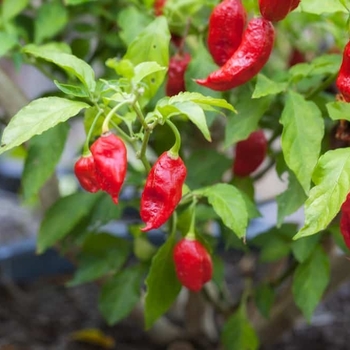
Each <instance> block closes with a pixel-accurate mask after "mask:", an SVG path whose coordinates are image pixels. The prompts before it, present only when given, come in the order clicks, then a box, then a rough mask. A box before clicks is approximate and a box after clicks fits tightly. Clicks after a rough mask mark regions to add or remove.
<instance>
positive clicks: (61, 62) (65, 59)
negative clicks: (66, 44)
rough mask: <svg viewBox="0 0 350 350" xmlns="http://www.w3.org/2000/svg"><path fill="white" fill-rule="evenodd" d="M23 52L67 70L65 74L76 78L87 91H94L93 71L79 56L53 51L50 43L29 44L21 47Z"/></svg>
mask: <svg viewBox="0 0 350 350" xmlns="http://www.w3.org/2000/svg"><path fill="white" fill-rule="evenodd" d="M23 52H25V53H27V54H29V55H33V56H35V57H37V58H41V59H43V60H45V61H48V62H52V63H54V64H55V65H57V66H58V67H60V68H62V69H63V70H64V71H65V72H67V74H70V75H72V76H74V77H76V78H78V79H79V80H80V81H81V82H82V83H83V84H84V85H85V86H86V87H87V88H88V90H89V91H91V92H94V91H95V88H96V81H95V73H94V71H93V69H92V68H91V67H90V66H89V65H88V64H87V63H86V62H85V61H83V60H81V59H80V58H78V57H76V56H74V55H71V54H67V53H64V52H61V51H55V50H54V47H52V46H50V45H41V46H36V45H33V44H29V45H27V46H25V47H24V48H23Z"/></svg>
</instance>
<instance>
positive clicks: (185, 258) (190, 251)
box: [174, 238, 213, 292]
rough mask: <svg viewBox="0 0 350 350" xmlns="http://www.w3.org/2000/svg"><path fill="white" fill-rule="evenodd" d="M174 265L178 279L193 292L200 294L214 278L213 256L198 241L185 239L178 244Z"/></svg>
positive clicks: (175, 250)
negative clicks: (205, 285)
mask: <svg viewBox="0 0 350 350" xmlns="http://www.w3.org/2000/svg"><path fill="white" fill-rule="evenodd" d="M174 263H175V271H176V275H177V278H178V279H179V281H180V282H181V284H182V285H183V286H185V287H186V288H188V289H189V290H191V291H193V292H199V291H200V290H201V289H202V287H203V285H204V284H205V283H207V282H208V281H210V280H211V278H212V274H213V263H212V260H211V256H210V255H209V253H208V252H207V250H206V249H205V248H204V247H203V245H202V244H201V243H200V242H198V241H196V240H191V239H186V238H183V239H182V240H181V241H179V242H178V243H177V244H176V246H175V249H174Z"/></svg>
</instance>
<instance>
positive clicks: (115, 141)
mask: <svg viewBox="0 0 350 350" xmlns="http://www.w3.org/2000/svg"><path fill="white" fill-rule="evenodd" d="M91 153H92V155H93V158H94V161H95V166H96V174H97V180H98V182H99V184H100V186H101V190H102V191H105V192H107V193H108V194H109V195H110V196H111V197H112V200H113V202H114V203H116V204H117V203H118V195H119V192H120V189H121V187H122V185H123V182H124V180H125V176H126V170H127V158H126V155H127V152H126V147H125V144H124V142H123V141H122V140H121V139H120V138H119V137H117V136H116V135H114V134H112V133H111V132H108V133H105V134H103V135H101V136H100V137H99V138H98V139H97V140H96V141H95V142H94V143H93V144H92V145H91Z"/></svg>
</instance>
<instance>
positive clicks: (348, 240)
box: [340, 194, 350, 249]
mask: <svg viewBox="0 0 350 350" xmlns="http://www.w3.org/2000/svg"><path fill="white" fill-rule="evenodd" d="M340 232H341V234H342V235H343V238H344V242H345V244H346V246H347V247H348V248H349V249H350V194H348V195H347V197H346V200H345V202H344V203H343V204H342V206H341V217H340Z"/></svg>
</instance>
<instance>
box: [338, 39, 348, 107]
mask: <svg viewBox="0 0 350 350" xmlns="http://www.w3.org/2000/svg"><path fill="white" fill-rule="evenodd" d="M336 84H337V87H338V89H339V92H340V93H341V94H342V95H343V97H344V100H345V101H346V102H350V41H349V42H348V43H347V44H346V46H345V48H344V52H343V61H342V64H341V66H340V69H339V74H338V77H337V81H336Z"/></svg>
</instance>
